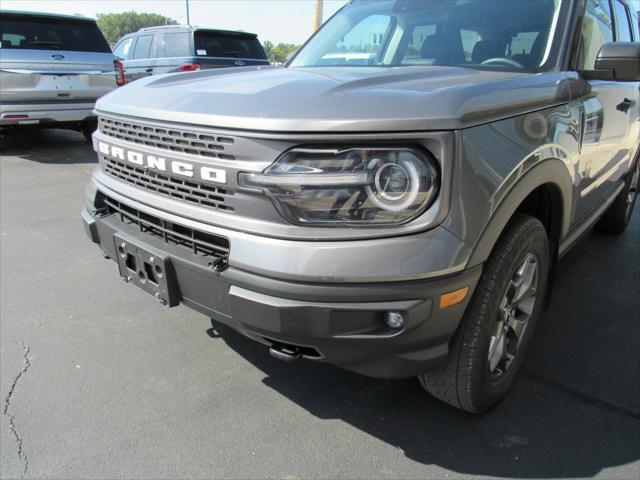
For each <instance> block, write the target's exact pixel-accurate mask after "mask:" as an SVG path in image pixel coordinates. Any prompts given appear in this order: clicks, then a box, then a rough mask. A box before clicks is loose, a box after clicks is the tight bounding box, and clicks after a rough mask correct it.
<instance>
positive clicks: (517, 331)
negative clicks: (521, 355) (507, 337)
mask: <svg viewBox="0 0 640 480" xmlns="http://www.w3.org/2000/svg"><path fill="white" fill-rule="evenodd" d="M527 320H528V317H527V318H525V319H522V320H521V319H518V318H516V317H515V316H512V317H510V318H509V322H508V325H509V328H510V329H511V330H512V331H513V334H514V335H515V337H516V339H517V341H518V345H519V344H520V339H521V338H522V334H523V333H524V331H525V329H526V328H527Z"/></svg>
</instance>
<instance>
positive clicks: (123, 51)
mask: <svg viewBox="0 0 640 480" xmlns="http://www.w3.org/2000/svg"><path fill="white" fill-rule="evenodd" d="M132 43H133V37H130V38H127V39H125V40H122V41H121V42H120V43H119V44H118V45H116V48H114V49H113V55H114V56H115V57H116V58H117V59H118V60H128V59H129V58H131V54H132V53H133V49H132V48H131V44H132Z"/></svg>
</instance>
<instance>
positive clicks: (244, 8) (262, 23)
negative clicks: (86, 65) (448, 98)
mask: <svg viewBox="0 0 640 480" xmlns="http://www.w3.org/2000/svg"><path fill="white" fill-rule="evenodd" d="M346 2H347V0H324V20H327V19H328V18H329V17H330V16H331V15H333V13H335V12H336V11H337V10H338V9H339V8H340V7H342V6H343V5H344V4H345V3H346ZM0 6H1V7H2V9H6V10H30V11H37V12H49V13H65V14H71V15H73V14H76V13H79V14H82V15H84V16H85V17H95V16H96V14H98V13H118V12H125V11H129V10H135V11H136V12H148V13H160V14H162V15H165V16H167V17H171V18H174V19H176V20H177V21H178V22H180V23H186V19H187V17H186V8H185V0H135V1H131V0H128V1H127V0H100V1H98V0H66V1H63V0H0ZM189 12H190V17H191V24H192V25H200V26H205V27H214V28H222V29H230V30H245V31H247V32H253V33H257V34H258V36H259V37H260V40H262V41H265V40H271V41H272V42H274V43H279V42H284V43H295V44H301V43H303V42H304V41H305V40H306V39H307V38H308V37H309V36H310V35H311V31H312V24H313V0H189Z"/></svg>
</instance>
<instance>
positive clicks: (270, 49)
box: [262, 40, 300, 63]
mask: <svg viewBox="0 0 640 480" xmlns="http://www.w3.org/2000/svg"><path fill="white" fill-rule="evenodd" d="M262 47H263V48H264V51H265V52H266V53H267V58H268V59H269V61H270V62H271V63H285V62H286V61H287V58H288V57H289V55H291V54H293V53H295V52H296V51H298V49H299V48H300V45H293V44H291V43H279V44H277V45H274V44H273V42H270V41H269V40H266V41H265V42H264V43H263V44H262Z"/></svg>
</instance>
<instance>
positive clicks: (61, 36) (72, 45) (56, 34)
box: [0, 14, 111, 53]
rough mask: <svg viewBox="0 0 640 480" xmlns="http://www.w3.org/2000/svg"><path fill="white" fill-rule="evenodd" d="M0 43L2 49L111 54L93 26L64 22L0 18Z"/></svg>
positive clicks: (20, 17)
mask: <svg viewBox="0 0 640 480" xmlns="http://www.w3.org/2000/svg"><path fill="white" fill-rule="evenodd" d="M0 41H1V42H2V43H1V44H0V47H1V48H18V49H28V50H67V51H71V52H100V53H109V52H111V49H110V48H109V44H108V43H107V41H106V40H105V39H104V36H103V35H102V32H100V29H99V28H98V26H97V25H96V24H95V23H93V22H87V21H83V20H73V19H67V18H44V17H36V16H31V15H6V14H5V15H2V14H0Z"/></svg>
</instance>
